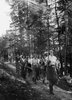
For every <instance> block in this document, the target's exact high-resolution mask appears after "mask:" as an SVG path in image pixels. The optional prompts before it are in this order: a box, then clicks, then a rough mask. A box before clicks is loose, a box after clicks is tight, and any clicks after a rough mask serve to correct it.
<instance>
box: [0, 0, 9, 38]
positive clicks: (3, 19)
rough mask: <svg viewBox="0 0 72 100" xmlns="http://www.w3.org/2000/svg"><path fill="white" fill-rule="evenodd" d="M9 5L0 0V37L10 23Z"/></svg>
mask: <svg viewBox="0 0 72 100" xmlns="http://www.w3.org/2000/svg"><path fill="white" fill-rule="evenodd" d="M9 12H10V6H9V5H8V3H7V2H6V1H5V0H0V37H1V36H2V35H4V34H5V33H6V30H8V29H9V25H10V16H9Z"/></svg>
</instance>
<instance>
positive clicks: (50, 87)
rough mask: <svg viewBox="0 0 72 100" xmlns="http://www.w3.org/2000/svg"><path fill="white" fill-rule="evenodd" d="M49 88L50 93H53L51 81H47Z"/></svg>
mask: <svg viewBox="0 0 72 100" xmlns="http://www.w3.org/2000/svg"><path fill="white" fill-rule="evenodd" d="M49 89H50V94H54V93H53V83H52V81H49Z"/></svg>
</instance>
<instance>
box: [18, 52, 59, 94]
mask: <svg viewBox="0 0 72 100" xmlns="http://www.w3.org/2000/svg"><path fill="white" fill-rule="evenodd" d="M59 68H60V63H59V62H58V60H57V57H56V56H54V54H53V51H52V50H50V53H49V55H48V56H47V57H46V56H43V57H37V56H36V55H35V56H34V57H30V58H29V57H24V56H23V55H18V54H17V55H16V73H17V76H18V77H19V76H21V77H23V78H24V79H26V78H27V76H29V77H31V79H32V81H33V82H34V83H37V80H42V81H43V83H45V79H46V78H47V80H49V88H50V94H53V85H54V84H56V83H57V80H58V71H59Z"/></svg>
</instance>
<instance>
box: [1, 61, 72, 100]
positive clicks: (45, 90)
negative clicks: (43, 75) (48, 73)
mask: <svg viewBox="0 0 72 100" xmlns="http://www.w3.org/2000/svg"><path fill="white" fill-rule="evenodd" d="M5 65H6V66H0V100H72V87H71V86H69V85H68V84H66V82H65V80H64V79H62V80H60V82H59V84H58V86H54V94H55V95H50V94H49V86H48V83H46V84H43V83H42V80H39V81H37V84H34V83H33V82H32V81H31V79H30V78H28V79H27V80H23V79H21V78H17V77H16V74H15V67H14V66H13V65H11V64H8V63H6V64H5Z"/></svg>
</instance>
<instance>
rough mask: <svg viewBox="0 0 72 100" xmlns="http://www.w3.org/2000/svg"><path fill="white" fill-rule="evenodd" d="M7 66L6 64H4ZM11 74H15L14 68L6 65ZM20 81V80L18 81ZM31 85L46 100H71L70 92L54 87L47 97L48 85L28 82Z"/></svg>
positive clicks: (40, 82)
mask: <svg viewBox="0 0 72 100" xmlns="http://www.w3.org/2000/svg"><path fill="white" fill-rule="evenodd" d="M6 64H7V63H6ZM7 65H8V68H10V69H11V70H12V71H13V73H15V67H14V66H13V65H10V64H7ZM20 81H21V80H20ZM22 81H23V80H22ZM28 81H29V82H30V84H31V87H32V88H33V89H35V90H36V91H38V92H40V93H41V94H42V97H43V98H46V99H47V98H48V100H72V92H71V91H65V90H63V89H61V88H59V87H57V86H54V94H55V95H49V86H48V84H46V85H45V84H43V83H42V81H38V82H37V84H34V83H33V82H32V81H30V80H28Z"/></svg>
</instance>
